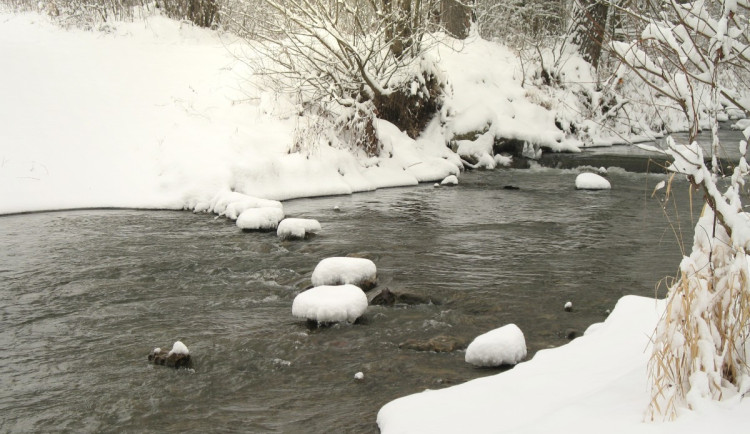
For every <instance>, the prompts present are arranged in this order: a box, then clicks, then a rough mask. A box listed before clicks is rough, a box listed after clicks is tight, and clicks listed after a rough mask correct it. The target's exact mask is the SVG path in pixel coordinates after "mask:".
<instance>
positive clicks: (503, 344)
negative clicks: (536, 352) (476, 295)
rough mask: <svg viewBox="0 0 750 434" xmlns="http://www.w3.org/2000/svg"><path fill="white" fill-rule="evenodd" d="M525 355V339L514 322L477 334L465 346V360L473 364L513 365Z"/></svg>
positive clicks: (484, 365)
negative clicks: (466, 346)
mask: <svg viewBox="0 0 750 434" xmlns="http://www.w3.org/2000/svg"><path fill="white" fill-rule="evenodd" d="M524 357H526V340H525V339H524V337H523V332H522V331H521V329H519V328H518V326H517V325H515V324H508V325H505V326H503V327H500V328H498V329H495V330H492V331H489V332H487V333H485V334H483V335H479V336H477V337H476V338H475V339H474V340H473V341H472V342H471V343H470V344H469V346H468V348H466V357H465V359H466V362H468V363H471V364H472V365H474V366H483V367H493V366H501V365H515V364H516V363H518V362H520V361H521V360H523V358H524Z"/></svg>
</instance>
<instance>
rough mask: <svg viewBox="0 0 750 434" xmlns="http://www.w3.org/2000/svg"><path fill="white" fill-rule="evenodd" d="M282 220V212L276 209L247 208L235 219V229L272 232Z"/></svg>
mask: <svg viewBox="0 0 750 434" xmlns="http://www.w3.org/2000/svg"><path fill="white" fill-rule="evenodd" d="M283 218H284V210H282V209H279V208H276V207H263V208H248V209H246V210H245V211H243V212H242V214H240V215H239V217H237V227H239V228H240V229H243V230H272V229H276V228H277V227H278V226H279V222H280V221H281V220H282V219H283Z"/></svg>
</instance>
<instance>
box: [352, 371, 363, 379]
mask: <svg viewBox="0 0 750 434" xmlns="http://www.w3.org/2000/svg"><path fill="white" fill-rule="evenodd" d="M354 379H355V380H364V379H365V374H363V373H362V372H357V373H356V374H354Z"/></svg>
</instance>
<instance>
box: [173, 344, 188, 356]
mask: <svg viewBox="0 0 750 434" xmlns="http://www.w3.org/2000/svg"><path fill="white" fill-rule="evenodd" d="M172 354H184V355H188V354H190V351H188V347H187V346H185V344H183V343H182V342H180V341H175V343H174V344H172V349H171V350H170V351H169V354H168V355H170V356H171V355H172Z"/></svg>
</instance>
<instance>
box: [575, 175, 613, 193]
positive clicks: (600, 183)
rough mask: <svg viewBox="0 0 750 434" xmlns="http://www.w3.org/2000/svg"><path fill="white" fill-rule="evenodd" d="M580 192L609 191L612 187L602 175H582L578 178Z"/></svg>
mask: <svg viewBox="0 0 750 434" xmlns="http://www.w3.org/2000/svg"><path fill="white" fill-rule="evenodd" d="M576 188H577V189H578V190H609V189H611V188H612V185H611V184H610V183H609V181H607V179H606V178H604V177H603V176H601V175H597V174H596V173H581V174H579V175H578V176H576Z"/></svg>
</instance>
